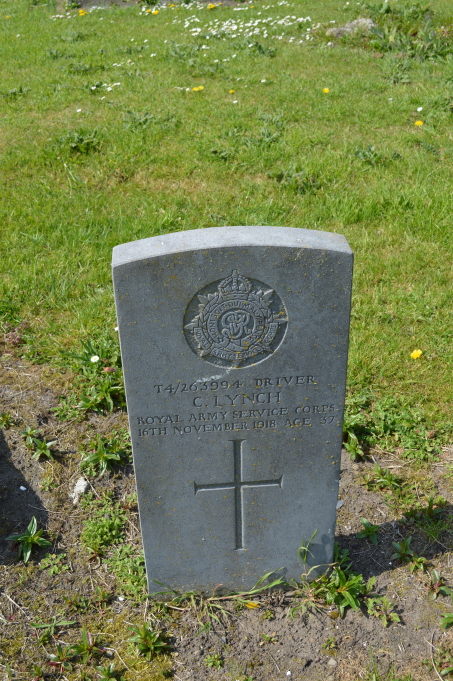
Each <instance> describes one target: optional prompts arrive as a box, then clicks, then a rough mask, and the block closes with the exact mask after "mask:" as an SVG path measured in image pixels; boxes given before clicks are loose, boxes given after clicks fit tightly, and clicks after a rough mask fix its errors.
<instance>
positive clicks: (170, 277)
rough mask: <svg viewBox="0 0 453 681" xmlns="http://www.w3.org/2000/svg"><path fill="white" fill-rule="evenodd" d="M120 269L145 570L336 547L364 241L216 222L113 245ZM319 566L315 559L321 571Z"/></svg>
mask: <svg viewBox="0 0 453 681" xmlns="http://www.w3.org/2000/svg"><path fill="white" fill-rule="evenodd" d="M113 275H114V287H115V299H116V305H117V316H118V326H119V333H120V341H121V353H122V359H123V367H124V376H125V383H126V395H127V405H128V413H129V422H130V429H131V437H132V445H133V454H134V465H135V474H136V479H137V490H138V499H139V509H140V522H141V528H142V536H143V543H144V549H145V558H146V568H147V575H148V584H149V589H150V591H151V592H154V591H160V590H161V589H162V587H161V586H160V585H159V584H156V581H154V580H157V581H158V582H162V583H164V584H167V585H170V586H172V587H174V588H182V589H192V588H194V589H200V590H204V591H208V590H212V589H213V588H215V587H216V586H217V585H219V584H223V585H224V587H225V588H228V589H230V588H231V589H242V588H248V587H251V586H252V585H253V584H254V583H255V582H256V581H257V580H258V579H259V578H260V577H261V576H262V575H263V574H265V573H267V572H270V571H274V570H279V569H280V570H281V573H280V574H283V575H284V576H285V577H286V578H287V579H290V578H296V579H298V578H299V577H300V574H301V572H302V570H303V566H302V564H301V563H300V560H299V557H298V549H299V547H300V546H301V544H302V542H303V541H307V540H309V539H310V537H311V536H312V535H313V533H314V532H315V531H316V535H315V537H314V539H313V541H312V544H311V546H310V555H309V561H308V563H309V565H311V566H313V565H321V564H326V563H329V562H330V561H331V559H332V552H333V541H334V528H335V507H336V503H337V489H338V478H339V471H340V468H339V467H340V453H341V442H342V420H343V406H344V390H345V377H346V364H347V344H348V329H349V305H350V295H351V277H352V253H351V250H350V248H349V246H348V244H347V242H346V240H345V239H344V238H343V237H342V236H339V235H337V234H331V233H328V232H320V231H311V230H303V229H294V228H283V227H220V228H211V229H204V230H193V231H187V232H179V233H173V234H169V235H165V236H159V237H153V238H150V239H144V240H141V241H135V242H132V243H128V244H122V245H121V246H117V247H116V248H115V249H114V251H113ZM313 574H314V573H313Z"/></svg>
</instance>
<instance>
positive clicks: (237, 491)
mask: <svg viewBox="0 0 453 681" xmlns="http://www.w3.org/2000/svg"><path fill="white" fill-rule="evenodd" d="M230 442H232V443H233V466H234V473H233V482H223V483H217V484H215V483H214V484H211V485H199V484H197V483H196V482H194V488H195V496H197V494H198V493H199V492H209V491H213V490H224V489H233V490H234V526H235V540H236V542H235V543H236V546H235V548H234V550H235V551H240V550H242V549H245V546H244V488H247V487H280V488H281V487H282V480H283V475H281V476H280V477H279V478H278V479H277V480H243V479H242V447H243V444H244V442H245V440H230Z"/></svg>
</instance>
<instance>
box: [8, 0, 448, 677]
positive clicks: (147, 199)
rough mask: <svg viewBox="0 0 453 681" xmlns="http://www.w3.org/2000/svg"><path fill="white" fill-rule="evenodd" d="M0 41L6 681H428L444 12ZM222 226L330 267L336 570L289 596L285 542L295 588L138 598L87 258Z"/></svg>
mask: <svg viewBox="0 0 453 681" xmlns="http://www.w3.org/2000/svg"><path fill="white" fill-rule="evenodd" d="M358 17H368V18H371V19H372V20H373V21H374V22H375V27H374V28H373V30H372V31H371V32H358V33H354V34H347V35H344V36H342V37H338V36H335V35H329V36H327V35H326V31H327V30H328V29H329V28H332V27H336V26H343V25H345V24H346V23H348V22H350V21H352V20H354V19H356V18H358ZM332 22H335V23H332ZM0 31H1V35H2V40H1V46H0V50H1V56H2V63H3V65H4V66H6V65H7V68H6V67H5V68H4V69H3V72H2V83H1V86H0V90H1V92H0V94H1V97H0V106H1V108H2V117H3V125H2V136H1V139H0V144H1V147H2V152H3V153H2V158H1V161H0V163H1V172H2V177H3V187H2V201H1V206H0V210H1V224H2V236H3V248H2V257H1V259H0V267H1V271H2V279H1V283H0V287H1V288H0V324H1V331H2V345H1V347H0V350H1V353H2V354H1V363H0V374H1V378H0V384H1V391H0V414H1V415H0V428H1V435H0V449H1V460H2V479H1V487H0V533H1V539H0V559H1V560H0V562H1V575H2V577H1V586H0V618H1V627H2V634H1V637H0V665H1V666H0V671H1V673H2V674H3V675H4V678H5V679H6V678H18V679H20V678H23V679H33V678H36V679H41V678H46V677H47V678H55V679H57V678H61V679H64V678H66V679H68V680H72V679H83V678H85V679H88V678H90V679H108V678H118V679H120V678H121V677H123V678H124V679H125V680H129V679H138V678H143V679H159V678H165V676H167V677H172V676H173V678H175V679H188V678H194V679H195V678H196V679H233V680H234V679H241V680H245V679H249V680H250V679H253V680H256V681H260V680H264V679H266V680H267V679H279V678H282V679H283V678H292V679H313V680H317V679H326V678H331V679H334V680H336V679H359V678H362V679H368V680H369V681H371V680H377V679H381V680H384V679H385V680H386V681H390V680H391V679H393V681H396V680H402V679H406V681H409V679H413V680H417V681H418V680H422V679H423V680H424V679H430V680H431V679H435V678H441V679H448V678H453V652H452V651H453V639H452V634H451V631H452V630H451V629H450V628H449V625H450V624H451V622H452V621H453V603H452V597H451V589H452V588H453V575H452V568H451V562H452V554H451V552H452V550H453V534H452V525H453V513H452V506H451V504H452V501H453V496H452V477H451V476H452V466H453V449H452V446H453V433H452V431H453V428H452V417H451V411H452V398H453V394H452V393H453V388H452V381H451V369H452V363H453V359H452V356H451V342H452V337H453V325H452V318H451V304H452V268H451V262H452V257H451V256H452V246H451V236H450V228H451V225H450V223H451V215H452V208H453V206H452V202H453V201H452V195H451V192H450V191H449V186H450V184H449V183H450V181H451V169H452V151H453V142H452V120H453V118H452V116H453V113H452V110H453V57H452V50H453V14H452V8H451V6H450V3H447V2H443V1H441V0H436V1H433V2H431V3H430V4H429V5H428V3H422V4H412V3H407V2H403V1H402V0H395V1H392V0H390V1H389V2H388V3H384V4H381V3H380V2H379V3H368V4H356V3H355V2H354V3H352V2H349V3H343V2H337V1H336V0H335V2H334V1H333V0H326V1H325V2H322V3H319V2H314V1H309V0H307V1H302V0H298V1H297V2H296V1H292V0H288V2H274V3H272V2H269V3H262V2H260V1H258V2H251V3H236V4H234V5H231V6H222V5H219V4H216V3H211V4H200V5H198V4H195V3H191V4H174V5H173V4H167V5H163V6H160V5H149V6H148V5H146V6H143V7H142V6H131V7H121V6H120V7H115V6H113V7H110V8H107V9H99V8H93V9H91V10H90V11H87V10H84V9H81V8H77V7H74V8H66V7H63V6H52V5H51V4H42V3H40V2H39V0H33V2H30V3H28V2H24V1H22V0H17V1H15V2H10V1H2V2H1V3H0ZM228 224H229V225H241V224H243V225H266V224H268V225H284V226H290V227H306V228H309V229H324V230H328V231H335V232H339V233H341V234H344V235H345V236H346V238H347V239H348V241H349V243H350V245H351V247H352V249H353V251H354V252H355V256H356V269H355V280H354V293H353V311H352V320H351V321H352V325H351V342H350V355H349V370H348V403H347V411H346V420H345V447H346V449H345V452H344V457H343V462H342V478H341V487H340V500H342V501H344V504H343V505H342V506H341V508H339V511H338V524H337V541H338V550H337V554H336V561H337V562H336V564H335V565H334V566H333V567H332V570H331V572H330V573H329V572H328V573H327V574H326V576H325V577H324V578H323V579H320V580H317V581H315V582H312V583H311V584H308V582H307V581H306V580H304V578H303V572H304V565H303V557H304V546H305V550H308V551H309V540H310V537H301V538H300V539H301V551H300V556H301V580H300V582H298V583H297V584H292V585H289V586H285V585H278V586H277V587H276V588H275V589H273V590H272V591H270V592H268V591H266V590H264V591H259V592H258V591H256V592H254V593H249V594H246V595H243V596H240V597H234V598H226V599H224V600H216V599H218V598H219V595H218V594H221V593H222V592H221V589H219V591H218V593H216V594H214V595H211V594H208V595H205V596H203V597H201V595H199V594H173V593H167V594H164V595H161V597H160V599H158V600H154V599H147V598H146V597H145V595H146V591H145V580H144V565H143V560H142V553H141V545H140V533H139V529H138V515H137V509H136V502H135V496H134V493H135V489H134V476H133V468H132V464H131V462H130V449H129V440H128V435H127V416H126V413H125V407H124V390H123V384H122V374H121V366H120V361H119V349H118V342H117V338H116V331H115V327H116V321H115V316H114V306H113V294H112V286H111V280H110V269H109V262H110V257H111V249H112V247H113V246H114V245H116V244H119V243H123V242H126V241H132V240H135V239H139V238H145V237H148V236H155V235H158V234H163V233H167V232H174V231H180V230H184V229H191V228H201V227H209V226H220V225H228ZM80 478H83V480H84V486H85V484H86V486H87V488H86V490H85V491H84V492H83V493H81V495H80V498H79V500H78V502H77V504H76V505H75V504H74V500H73V498H71V497H70V494H72V493H73V492H74V488H75V486H76V483H77V482H78V481H79V479H80ZM22 488H23V489H22ZM33 518H34V519H35V521H36V528H35V526H34V521H33ZM362 519H364V520H363V521H362ZM27 528H28V533H27ZM314 529H315V528H314ZM11 535H13V536H14V535H16V536H17V535H18V536H17V540H16V541H15V542H13V541H11V540H9V541H8V540H6V537H8V536H11ZM357 535H359V536H357ZM33 542H34V543H33ZM46 542H48V543H46ZM30 548H31V549H32V550H31V553H30V555H28V553H29V549H30ZM19 549H22V556H20V557H19V556H18V550H19ZM346 551H348V553H347V554H346V553H345V552H346ZM279 567H281V566H279V565H276V566H275V568H276V570H278V568H279ZM373 577H375V578H376V580H375V581H374V582H371V583H369V582H368V580H369V579H370V578H373ZM252 586H253V585H250V587H252ZM260 586H263V585H260ZM260 586H259V587H257V588H258V589H259V588H260ZM157 588H158V589H160V590H164V587H162V586H158V587H157ZM222 608H223V610H222ZM216 618H218V619H216ZM209 624H210V625H211V626H210V629H209V628H208V625H209ZM200 630H201V631H200ZM164 644H165V645H164ZM288 672H291V675H289V674H288Z"/></svg>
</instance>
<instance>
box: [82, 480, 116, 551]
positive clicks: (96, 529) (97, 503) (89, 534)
mask: <svg viewBox="0 0 453 681" xmlns="http://www.w3.org/2000/svg"><path fill="white" fill-rule="evenodd" d="M81 507H82V508H83V509H84V510H85V511H86V512H87V515H88V516H89V519H88V520H86V521H85V523H84V527H83V530H82V533H81V535H80V541H81V542H82V544H84V546H86V548H88V549H89V551H90V552H91V553H92V554H93V555H96V556H99V555H102V554H103V553H104V551H105V550H106V549H107V548H109V547H111V546H113V545H114V544H118V543H119V542H120V541H121V539H122V538H123V532H124V525H125V523H126V513H125V511H124V510H123V509H122V508H121V506H120V505H119V503H117V502H115V501H114V500H113V499H112V496H111V494H109V493H106V494H104V495H103V496H101V497H98V498H95V497H94V496H93V495H92V494H90V493H89V494H86V495H85V496H84V498H83V500H82V501H81Z"/></svg>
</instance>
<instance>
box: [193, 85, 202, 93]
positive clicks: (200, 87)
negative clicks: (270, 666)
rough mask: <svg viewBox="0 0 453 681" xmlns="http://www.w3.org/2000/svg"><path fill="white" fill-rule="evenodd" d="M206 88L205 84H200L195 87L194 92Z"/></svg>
mask: <svg viewBox="0 0 453 681" xmlns="http://www.w3.org/2000/svg"><path fill="white" fill-rule="evenodd" d="M202 90H204V85H199V86H198V87H193V88H192V92H201V91H202Z"/></svg>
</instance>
